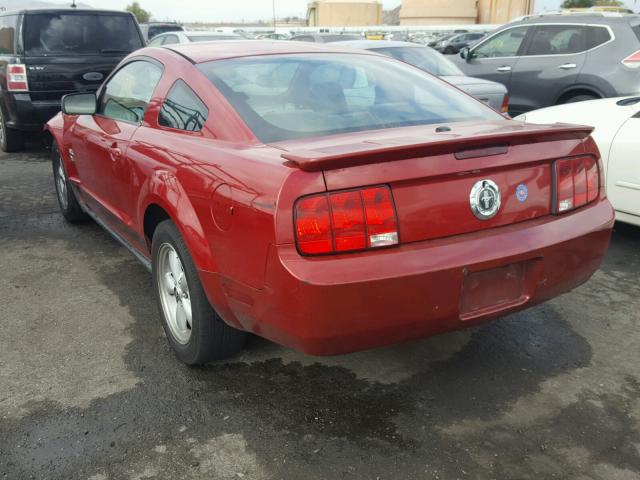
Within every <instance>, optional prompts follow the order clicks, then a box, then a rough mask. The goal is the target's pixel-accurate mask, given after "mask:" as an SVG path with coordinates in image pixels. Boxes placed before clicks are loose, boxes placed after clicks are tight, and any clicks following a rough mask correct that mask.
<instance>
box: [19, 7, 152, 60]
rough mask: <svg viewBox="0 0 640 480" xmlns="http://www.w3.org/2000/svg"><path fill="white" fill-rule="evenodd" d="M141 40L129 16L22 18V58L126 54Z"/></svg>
mask: <svg viewBox="0 0 640 480" xmlns="http://www.w3.org/2000/svg"><path fill="white" fill-rule="evenodd" d="M142 46H143V45H142V39H141V38H140V35H139V34H138V29H137V28H136V24H135V22H134V20H133V17H131V16H129V15H95V14H94V15H92V14H84V13H83V14H79V13H38V14H29V15H26V16H25V22H24V48H25V54H26V55H34V56H51V55H68V54H73V55H95V54H100V53H105V54H108V53H122V54H126V53H130V52H132V51H134V50H137V49H138V48H141V47H142Z"/></svg>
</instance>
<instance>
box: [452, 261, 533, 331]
mask: <svg viewBox="0 0 640 480" xmlns="http://www.w3.org/2000/svg"><path fill="white" fill-rule="evenodd" d="M532 263H533V262H532V261H527V262H518V263H511V264H509V265H504V266H500V267H496V268H491V269H488V270H480V271H476V272H468V273H466V274H465V277H464V282H463V284H462V295H461V299H460V319H461V320H472V319H474V318H477V317H481V316H486V315H490V314H493V313H497V312H500V311H502V310H507V309H509V308H513V307H515V306H518V305H522V304H524V303H526V302H527V301H528V300H529V298H531V292H530V291H529V290H530V289H529V288H528V286H529V285H531V282H530V281H528V280H529V276H530V273H531V272H532V270H533V268H532Z"/></svg>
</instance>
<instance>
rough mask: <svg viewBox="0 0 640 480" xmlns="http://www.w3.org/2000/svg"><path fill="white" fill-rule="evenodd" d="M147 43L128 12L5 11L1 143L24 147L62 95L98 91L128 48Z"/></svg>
mask: <svg viewBox="0 0 640 480" xmlns="http://www.w3.org/2000/svg"><path fill="white" fill-rule="evenodd" d="M142 46H144V41H143V38H142V34H141V33H140V29H139V28H138V23H137V22H136V20H135V17H133V15H131V14H130V13H127V12H117V11H108V10H93V9H91V10H82V9H70V8H66V9H60V8H55V9H25V10H20V11H17V12H10V13H5V12H3V13H0V148H2V150H3V151H5V152H14V151H17V150H20V149H21V148H22V147H23V140H24V132H27V131H41V130H42V127H43V125H44V124H45V123H46V122H47V120H49V119H50V118H51V117H53V116H54V115H55V114H56V113H58V112H59V111H60V99H61V98H62V96H63V95H65V94H67V93H71V92H77V91H95V90H97V88H98V87H99V86H100V84H101V83H102V82H103V81H104V79H105V78H106V77H107V75H109V73H111V70H113V68H115V66H116V65H117V64H118V63H119V62H120V61H121V60H122V59H123V58H124V57H125V56H126V55H127V54H129V53H131V52H132V51H134V50H137V49H139V48H141V47H142Z"/></svg>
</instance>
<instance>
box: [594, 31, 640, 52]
mask: <svg viewBox="0 0 640 480" xmlns="http://www.w3.org/2000/svg"><path fill="white" fill-rule="evenodd" d="M638 27H640V25H639V26H638ZM636 35H640V31H638V32H636ZM639 38H640V37H639ZM609 40H611V32H609V29H608V28H606V27H593V26H591V27H587V50H591V49H592V48H596V47H599V46H600V45H603V44H605V43H607V42H608V41H609Z"/></svg>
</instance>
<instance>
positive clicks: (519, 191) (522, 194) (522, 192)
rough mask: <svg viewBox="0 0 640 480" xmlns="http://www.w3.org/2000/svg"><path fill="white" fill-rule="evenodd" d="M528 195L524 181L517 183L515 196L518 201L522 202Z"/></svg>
mask: <svg viewBox="0 0 640 480" xmlns="http://www.w3.org/2000/svg"><path fill="white" fill-rule="evenodd" d="M528 197H529V189H528V188H527V186H526V185H525V184H524V183H521V184H520V185H518V188H516V198H517V199H518V201H520V202H524V201H525V200H526V199H527V198H528Z"/></svg>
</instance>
